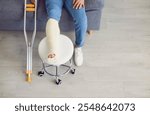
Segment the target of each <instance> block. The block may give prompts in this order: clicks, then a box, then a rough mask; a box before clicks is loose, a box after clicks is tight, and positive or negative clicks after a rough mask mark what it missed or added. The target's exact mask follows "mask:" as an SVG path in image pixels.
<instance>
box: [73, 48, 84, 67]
mask: <svg viewBox="0 0 150 115" xmlns="http://www.w3.org/2000/svg"><path fill="white" fill-rule="evenodd" d="M74 63H75V65H76V66H81V65H82V64H83V52H82V48H81V47H76V48H75V51H74Z"/></svg>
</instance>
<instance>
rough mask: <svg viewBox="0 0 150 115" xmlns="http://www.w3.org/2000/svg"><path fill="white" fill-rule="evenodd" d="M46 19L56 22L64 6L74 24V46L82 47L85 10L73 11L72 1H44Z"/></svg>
mask: <svg viewBox="0 0 150 115" xmlns="http://www.w3.org/2000/svg"><path fill="white" fill-rule="evenodd" d="M45 4H46V9H47V14H48V18H53V19H56V20H57V21H58V22H59V20H60V17H61V12H62V7H63V6H64V7H65V8H66V9H67V11H68V12H69V13H70V15H71V16H72V18H73V20H74V24H75V36H76V40H75V45H76V46H77V47H82V46H83V44H84V41H85V34H86V31H87V16H86V13H85V8H81V9H74V8H73V0H45Z"/></svg>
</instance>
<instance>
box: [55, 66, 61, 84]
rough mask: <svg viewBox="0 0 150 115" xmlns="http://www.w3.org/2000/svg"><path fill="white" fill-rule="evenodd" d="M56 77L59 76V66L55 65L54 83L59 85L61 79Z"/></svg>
mask: <svg viewBox="0 0 150 115" xmlns="http://www.w3.org/2000/svg"><path fill="white" fill-rule="evenodd" d="M58 77H59V66H56V84H57V85H60V84H61V80H60V79H59V78H58Z"/></svg>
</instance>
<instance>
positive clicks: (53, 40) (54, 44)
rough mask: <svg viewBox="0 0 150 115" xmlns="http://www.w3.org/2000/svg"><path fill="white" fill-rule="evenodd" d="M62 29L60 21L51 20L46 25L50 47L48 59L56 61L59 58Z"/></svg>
mask: <svg viewBox="0 0 150 115" xmlns="http://www.w3.org/2000/svg"><path fill="white" fill-rule="evenodd" d="M59 36H60V29H59V24H58V21H57V20H55V19H52V18H50V19H49V20H48V21H47V24H46V38H47V45H48V48H49V49H48V54H47V55H48V59H54V58H55V59H56V58H57V57H58V56H59V48H58V46H59V41H58V39H59Z"/></svg>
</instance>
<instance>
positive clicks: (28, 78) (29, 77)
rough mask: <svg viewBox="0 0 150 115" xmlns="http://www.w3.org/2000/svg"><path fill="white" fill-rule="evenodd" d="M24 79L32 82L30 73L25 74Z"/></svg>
mask: <svg viewBox="0 0 150 115" xmlns="http://www.w3.org/2000/svg"><path fill="white" fill-rule="evenodd" d="M26 81H27V82H28V83H31V82H32V79H31V76H30V74H28V75H27V78H26Z"/></svg>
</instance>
